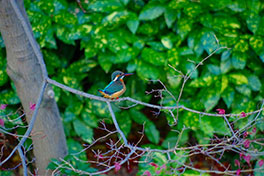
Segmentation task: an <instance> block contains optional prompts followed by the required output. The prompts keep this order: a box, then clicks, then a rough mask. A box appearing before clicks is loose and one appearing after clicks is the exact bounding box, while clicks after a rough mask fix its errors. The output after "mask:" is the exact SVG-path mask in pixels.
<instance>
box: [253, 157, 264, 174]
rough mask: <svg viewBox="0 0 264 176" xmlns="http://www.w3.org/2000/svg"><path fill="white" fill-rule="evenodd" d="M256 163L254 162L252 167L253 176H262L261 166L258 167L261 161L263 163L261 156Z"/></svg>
mask: <svg viewBox="0 0 264 176" xmlns="http://www.w3.org/2000/svg"><path fill="white" fill-rule="evenodd" d="M256 159H257V161H256V164H255V166H254V176H262V175H263V172H262V171H263V167H264V166H263V165H262V166H261V167H260V165H259V163H260V161H261V160H262V161H263V156H262V157H259V158H256Z"/></svg>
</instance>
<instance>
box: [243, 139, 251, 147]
mask: <svg viewBox="0 0 264 176" xmlns="http://www.w3.org/2000/svg"><path fill="white" fill-rule="evenodd" d="M243 144H244V146H245V147H246V148H249V145H250V141H249V140H248V139H247V140H245V141H244V143H243Z"/></svg>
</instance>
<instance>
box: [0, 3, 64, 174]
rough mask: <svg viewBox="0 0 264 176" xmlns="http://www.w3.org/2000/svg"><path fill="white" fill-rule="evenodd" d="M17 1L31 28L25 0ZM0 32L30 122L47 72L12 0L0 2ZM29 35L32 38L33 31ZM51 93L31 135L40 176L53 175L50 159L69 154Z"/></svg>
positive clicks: (49, 90)
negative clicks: (50, 168) (44, 73)
mask: <svg viewBox="0 0 264 176" xmlns="http://www.w3.org/2000/svg"><path fill="white" fill-rule="evenodd" d="M15 2H16V4H17V6H18V7H19V10H20V13H22V16H23V18H24V21H25V22H26V24H27V25H28V26H29V28H30V29H31V26H30V23H29V20H28V17H27V15H26V12H25V9H24V3H23V0H16V1H15ZM39 20H41V19H39ZM0 31H1V34H2V37H3V39H4V42H5V46H6V53H7V73H8V75H9V76H10V78H11V79H12V81H13V82H14V84H15V86H16V90H17V94H18V96H19V98H20V101H21V103H22V106H23V108H24V110H25V112H26V117H27V121H28V123H29V122H30V120H31V116H32V110H30V103H36V101H37V98H38V95H39V92H40V88H41V84H42V82H43V81H45V80H44V77H43V76H42V75H43V72H46V70H45V69H44V70H43V67H41V66H40V65H41V64H40V63H39V60H38V59H37V56H36V53H35V52H34V50H33V48H32V42H31V43H30V41H29V39H28V38H27V35H26V32H25V29H24V28H23V26H22V23H21V19H20V20H19V18H18V16H17V14H16V13H15V11H14V9H13V7H12V5H11V1H10V0H0ZM30 33H31V35H33V33H32V31H31V30H30ZM33 43H34V45H35V46H37V49H38V50H39V46H38V44H37V42H36V41H35V40H34V42H33ZM41 57H42V56H41ZM44 68H45V67H44ZM51 92H52V88H51V86H48V87H47V88H46V91H45V94H44V97H43V101H42V103H41V106H40V109H39V112H38V116H37V120H36V122H35V125H34V128H33V131H32V133H31V137H32V140H33V146H34V149H33V151H34V155H35V157H36V166H37V170H38V173H37V174H38V175H51V171H47V170H46V167H47V165H48V163H49V162H50V159H51V158H59V157H62V158H63V157H64V156H65V155H66V154H67V146H66V139H65V134H64V130H63V126H62V122H61V119H60V116H59V111H58V107H57V104H56V102H55V100H54V97H53V96H52V93H51Z"/></svg>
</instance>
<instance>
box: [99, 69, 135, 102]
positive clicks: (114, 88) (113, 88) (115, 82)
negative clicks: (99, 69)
mask: <svg viewBox="0 0 264 176" xmlns="http://www.w3.org/2000/svg"><path fill="white" fill-rule="evenodd" d="M132 74H133V73H123V72H121V71H118V70H117V71H115V72H114V73H112V75H111V79H112V81H111V82H110V83H109V84H108V85H107V86H106V87H105V88H104V90H101V89H99V90H98V91H99V92H100V93H101V94H102V95H103V96H104V97H105V98H110V99H112V100H113V99H118V98H119V97H120V96H121V95H122V94H123V93H124V92H125V91H126V85H125V83H124V81H123V78H124V77H125V76H129V75H132Z"/></svg>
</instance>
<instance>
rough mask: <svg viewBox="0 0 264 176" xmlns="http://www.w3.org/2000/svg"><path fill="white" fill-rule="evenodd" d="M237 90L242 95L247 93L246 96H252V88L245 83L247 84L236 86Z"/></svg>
mask: <svg viewBox="0 0 264 176" xmlns="http://www.w3.org/2000/svg"><path fill="white" fill-rule="evenodd" d="M236 90H237V91H238V92H239V93H241V94H242V95H245V96H248V97H250V96H251V90H250V88H249V87H248V86H247V85H245V84H243V85H238V86H236Z"/></svg>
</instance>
